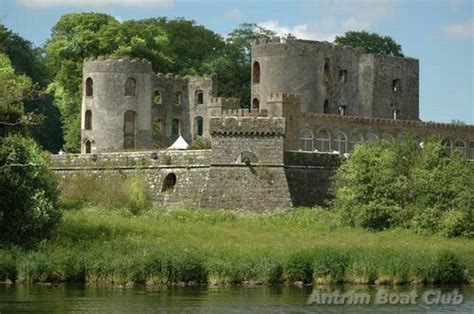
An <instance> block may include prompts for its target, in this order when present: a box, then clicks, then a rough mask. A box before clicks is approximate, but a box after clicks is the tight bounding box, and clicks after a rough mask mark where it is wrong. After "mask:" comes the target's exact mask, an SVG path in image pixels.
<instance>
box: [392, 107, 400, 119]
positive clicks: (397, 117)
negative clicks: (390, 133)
mask: <svg viewBox="0 0 474 314" xmlns="http://www.w3.org/2000/svg"><path fill="white" fill-rule="evenodd" d="M392 116H393V120H398V119H400V110H397V109H395V110H393V112H392Z"/></svg>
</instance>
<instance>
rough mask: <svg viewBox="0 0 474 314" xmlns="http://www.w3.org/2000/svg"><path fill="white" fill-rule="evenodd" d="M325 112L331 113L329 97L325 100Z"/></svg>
mask: <svg viewBox="0 0 474 314" xmlns="http://www.w3.org/2000/svg"><path fill="white" fill-rule="evenodd" d="M323 113H329V101H328V100H327V99H326V100H325V101H324V106H323Z"/></svg>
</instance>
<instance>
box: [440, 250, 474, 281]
mask: <svg viewBox="0 0 474 314" xmlns="http://www.w3.org/2000/svg"><path fill="white" fill-rule="evenodd" d="M433 265H434V269H433V279H434V280H435V281H437V282H441V283H463V282H465V281H466V279H467V267H466V265H464V263H463V262H462V261H461V260H460V259H459V257H458V256H456V255H455V254H454V253H452V252H449V251H446V252H442V253H440V254H439V255H438V257H437V259H436V263H434V264H433Z"/></svg>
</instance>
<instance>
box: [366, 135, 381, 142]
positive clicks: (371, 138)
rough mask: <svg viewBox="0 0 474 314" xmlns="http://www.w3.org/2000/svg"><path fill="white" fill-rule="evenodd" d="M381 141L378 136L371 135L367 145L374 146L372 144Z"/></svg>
mask: <svg viewBox="0 0 474 314" xmlns="http://www.w3.org/2000/svg"><path fill="white" fill-rule="evenodd" d="M378 141H379V137H378V136H377V134H374V133H369V134H367V143H369V144H372V143H377V142H378Z"/></svg>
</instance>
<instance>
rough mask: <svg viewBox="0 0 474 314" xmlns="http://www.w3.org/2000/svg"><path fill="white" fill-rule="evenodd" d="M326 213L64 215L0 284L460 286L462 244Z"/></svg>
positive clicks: (7, 269) (2, 266) (3, 264)
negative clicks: (342, 221) (377, 228)
mask: <svg viewBox="0 0 474 314" xmlns="http://www.w3.org/2000/svg"><path fill="white" fill-rule="evenodd" d="M336 218H337V217H335V216H334V214H333V213H331V212H327V211H325V210H321V209H305V208H299V209H295V210H293V211H290V212H276V213H267V214H253V213H249V212H230V211H206V210H193V209H179V208H178V209H174V210H170V211H159V210H154V211H148V212H146V213H145V214H142V215H139V216H134V215H130V214H124V213H123V212H120V211H114V210H108V209H104V208H99V207H89V208H85V209H81V210H74V211H66V212H65V215H64V221H63V222H62V224H61V226H60V228H59V231H58V234H57V235H56V237H55V238H54V239H52V240H50V241H49V242H45V243H43V244H41V245H40V246H39V247H38V248H36V249H35V250H33V251H22V250H14V249H11V250H3V251H0V280H2V279H3V280H4V279H5V278H10V279H15V278H17V279H18V280H22V281H26V282H45V281H47V282H86V283H114V284H127V283H128V284H132V283H149V284H150V283H155V284H185V283H187V284H245V283H248V282H254V283H269V284H274V283H298V284H332V283H342V282H347V283H379V284H406V283H411V282H421V283H431V282H442V283H454V282H456V283H457V282H465V281H467V280H470V279H471V277H470V274H472V271H473V270H474V245H473V243H472V241H470V240H468V239H445V238H442V237H437V236H421V235H416V234H412V233H410V232H409V231H393V230H392V231H384V232H378V233H372V232H368V231H364V230H361V229H356V228H348V227H344V226H340V225H339V224H338V223H337V219H336Z"/></svg>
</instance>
